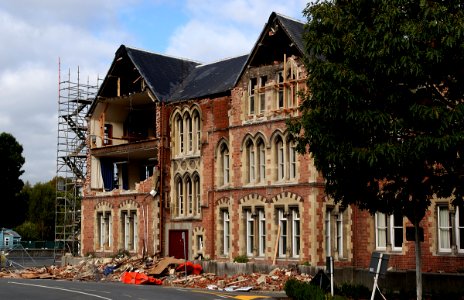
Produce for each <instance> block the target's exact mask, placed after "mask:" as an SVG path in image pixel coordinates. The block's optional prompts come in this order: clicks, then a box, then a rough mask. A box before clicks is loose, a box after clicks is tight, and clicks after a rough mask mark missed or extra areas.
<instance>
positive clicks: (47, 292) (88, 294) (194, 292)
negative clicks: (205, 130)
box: [0, 278, 283, 300]
mask: <svg viewBox="0 0 464 300" xmlns="http://www.w3.org/2000/svg"><path fill="white" fill-rule="evenodd" d="M279 297H283V294H277V293H276V294H273V295H271V294H268V295H265V294H261V293H259V294H257V293H253V292H250V293H226V292H220V291H210V290H198V289H183V288H174V287H165V286H153V285H128V284H122V283H117V282H88V281H85V282H84V281H58V280H32V279H30V280H27V279H11V278H0V299H8V300H26V299H31V300H64V299H66V300H78V299H84V300H87V299H89V300H90V299H92V300H98V299H102V300H145V299H146V300H148V299H156V300H181V299H182V300H184V299H191V300H200V299H201V300H223V299H239V300H240V299H241V300H245V299H249V300H252V299H279Z"/></svg>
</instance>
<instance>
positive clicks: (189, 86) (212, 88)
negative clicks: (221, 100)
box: [170, 55, 248, 101]
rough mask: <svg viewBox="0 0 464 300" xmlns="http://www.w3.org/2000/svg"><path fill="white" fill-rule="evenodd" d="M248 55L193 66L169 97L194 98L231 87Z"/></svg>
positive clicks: (172, 99)
mask: <svg viewBox="0 0 464 300" xmlns="http://www.w3.org/2000/svg"><path fill="white" fill-rule="evenodd" d="M247 58H248V55H242V56H238V57H234V58H230V59H225V60H221V61H218V62H215V63H211V64H207V65H200V66H197V67H195V69H193V71H192V72H191V73H190V75H189V76H188V77H187V78H186V79H185V80H184V82H183V83H182V84H181V85H180V86H179V87H178V89H177V90H176V91H175V92H174V94H172V96H171V97H170V100H171V101H179V100H186V99H196V98H201V97H205V96H209V95H215V94H220V93H223V92H226V91H228V90H230V89H232V88H233V87H234V86H235V83H236V82H237V78H238V76H239V75H240V71H241V70H242V68H243V66H244V65H245V62H246V61H247Z"/></svg>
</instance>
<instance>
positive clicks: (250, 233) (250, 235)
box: [245, 209, 255, 257]
mask: <svg viewBox="0 0 464 300" xmlns="http://www.w3.org/2000/svg"><path fill="white" fill-rule="evenodd" d="M245 215H246V254H247V256H249V257H251V256H253V248H254V239H255V219H254V217H253V215H252V213H251V210H249V209H247V210H246V211H245Z"/></svg>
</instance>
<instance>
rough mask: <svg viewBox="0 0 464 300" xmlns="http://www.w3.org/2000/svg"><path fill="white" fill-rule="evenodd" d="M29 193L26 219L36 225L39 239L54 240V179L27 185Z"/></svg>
mask: <svg viewBox="0 0 464 300" xmlns="http://www.w3.org/2000/svg"><path fill="white" fill-rule="evenodd" d="M26 193H27V194H28V195H29V197H28V198H29V202H28V214H27V221H28V222H31V223H32V224H34V225H35V226H36V230H37V232H38V233H39V239H40V240H54V238H55V237H54V235H55V193H56V192H55V180H51V181H49V182H46V183H41V182H39V183H36V184H34V186H33V187H30V186H29V187H27V189H26Z"/></svg>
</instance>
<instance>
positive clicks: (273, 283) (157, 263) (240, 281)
mask: <svg viewBox="0 0 464 300" xmlns="http://www.w3.org/2000/svg"><path fill="white" fill-rule="evenodd" d="M183 262H184V260H179V259H174V258H172V257H166V258H162V259H155V258H148V259H142V258H140V257H131V258H130V257H124V256H123V257H116V258H112V259H111V258H86V259H84V260H82V261H81V262H80V263H79V264H77V265H72V266H71V265H68V266H63V267H56V266H50V267H41V268H26V269H8V268H7V269H2V270H0V278H2V277H3V278H27V279H61V280H84V281H100V280H105V281H121V278H122V275H123V274H124V272H140V273H142V274H146V275H149V276H153V277H156V278H157V279H160V280H161V281H162V284H163V285H170V286H182V287H190V288H203V289H211V290H226V291H233V290H236V289H242V290H263V291H282V290H283V287H284V285H285V282H286V281H287V280H288V279H289V278H296V279H297V280H300V281H306V282H309V281H311V279H312V277H311V276H310V275H308V274H300V273H298V272H297V271H294V270H291V269H280V268H276V269H273V270H272V271H271V272H269V273H268V274H261V273H252V274H236V275H232V276H217V275H216V274H213V273H201V274H197V275H194V274H187V275H186V274H185V272H184V271H183V268H177V269H176V267H177V266H179V265H181V264H182V263H183Z"/></svg>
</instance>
